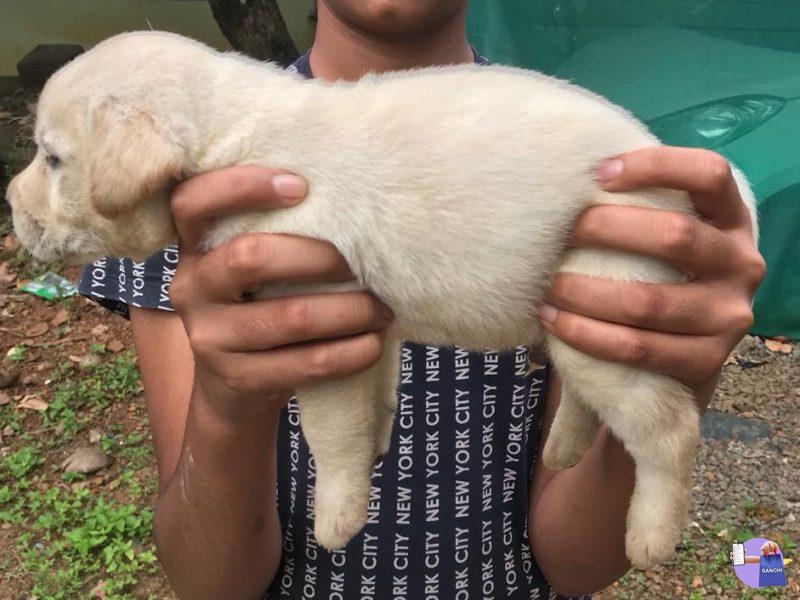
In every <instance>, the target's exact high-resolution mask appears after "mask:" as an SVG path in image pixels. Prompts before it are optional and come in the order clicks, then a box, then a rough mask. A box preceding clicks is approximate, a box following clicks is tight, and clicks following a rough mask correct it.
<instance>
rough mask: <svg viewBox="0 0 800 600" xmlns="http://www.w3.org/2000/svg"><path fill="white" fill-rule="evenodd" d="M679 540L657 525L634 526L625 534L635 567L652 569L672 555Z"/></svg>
mask: <svg viewBox="0 0 800 600" xmlns="http://www.w3.org/2000/svg"><path fill="white" fill-rule="evenodd" d="M677 537H680V536H677ZM678 541H680V540H679V539H677V538H676V536H674V535H672V534H670V533H668V532H665V531H664V530H662V529H659V528H657V527H654V528H648V529H644V528H641V527H633V528H629V529H628V531H627V533H626V534H625V551H626V554H627V555H628V559H630V561H631V564H632V565H633V566H634V567H635V568H637V569H651V568H653V567H655V566H656V565H658V564H661V563H663V562H665V561H666V560H668V559H669V558H671V557H672V555H673V554H674V553H675V546H676V545H677V543H678Z"/></svg>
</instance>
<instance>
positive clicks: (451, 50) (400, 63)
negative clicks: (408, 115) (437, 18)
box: [310, 2, 474, 81]
mask: <svg viewBox="0 0 800 600" xmlns="http://www.w3.org/2000/svg"><path fill="white" fill-rule="evenodd" d="M318 5H319V16H318V20H317V33H316V37H315V38H314V45H313V46H312V48H311V57H310V66H311V71H312V72H313V73H314V76H315V77H318V78H320V79H325V80H327V81H335V80H337V79H344V80H349V81H354V80H356V79H359V78H360V77H361V76H362V75H364V74H365V73H367V72H374V73H381V72H384V71H396V70H402V69H412V68H415V67H427V66H433V65H449V64H459V63H468V62H472V61H473V59H474V56H473V52H472V48H471V47H470V45H469V43H468V42H467V37H466V33H465V25H464V21H465V15H464V14H463V13H462V14H460V15H459V16H458V17H457V18H454V19H452V20H450V21H448V22H446V23H443V24H442V25H441V26H440V27H438V28H437V29H433V30H429V31H425V32H424V33H419V34H416V35H413V36H409V37H388V38H378V37H375V36H371V35H370V34H369V33H367V32H364V31H359V30H358V29H355V28H353V27H352V26H351V25H349V24H348V23H346V22H345V21H343V20H342V18H341V17H340V16H338V15H337V14H335V13H334V12H333V11H332V10H331V9H330V8H328V7H327V6H326V4H325V2H318Z"/></svg>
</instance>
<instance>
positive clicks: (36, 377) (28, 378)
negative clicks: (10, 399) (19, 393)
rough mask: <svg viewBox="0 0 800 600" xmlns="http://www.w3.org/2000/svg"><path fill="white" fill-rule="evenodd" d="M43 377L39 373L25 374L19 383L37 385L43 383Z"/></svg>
mask: <svg viewBox="0 0 800 600" xmlns="http://www.w3.org/2000/svg"><path fill="white" fill-rule="evenodd" d="M41 380H42V378H41V376H40V374H39V373H25V375H23V376H22V377H20V378H19V382H20V383H21V384H22V385H37V384H39V383H41Z"/></svg>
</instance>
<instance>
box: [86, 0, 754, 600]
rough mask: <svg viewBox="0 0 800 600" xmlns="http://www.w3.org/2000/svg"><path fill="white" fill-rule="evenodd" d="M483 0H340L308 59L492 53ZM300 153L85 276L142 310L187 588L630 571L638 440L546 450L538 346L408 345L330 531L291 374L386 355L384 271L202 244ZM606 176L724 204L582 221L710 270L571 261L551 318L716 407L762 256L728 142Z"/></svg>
mask: <svg viewBox="0 0 800 600" xmlns="http://www.w3.org/2000/svg"><path fill="white" fill-rule="evenodd" d="M465 11H466V0H445V1H441V0H440V1H438V2H434V1H433V0H424V1H418V2H413V3H411V2H404V1H402V0H370V1H368V2H363V1H356V0H320V2H319V16H318V26H317V34H316V38H315V41H314V45H313V47H312V49H311V51H310V53H309V54H306V55H305V56H303V57H301V58H300V59H298V61H297V62H296V63H295V64H294V65H293V66H292V67H291V68H293V69H296V70H297V71H298V72H300V73H301V74H302V75H304V76H307V77H319V78H322V79H326V80H336V79H346V80H354V79H358V78H359V77H360V76H362V75H363V74H364V73H366V72H369V71H377V72H382V71H389V70H398V69H406V68H412V67H420V66H429V65H447V64H456V63H466V62H470V61H481V60H482V59H481V58H480V57H478V56H476V54H475V52H474V51H473V49H472V48H471V46H470V45H469V43H468V42H467V39H466V35H465V26H464V21H465ZM299 126H302V124H299ZM454 151H456V152H457V150H454ZM431 167H432V168H435V167H436V165H431ZM301 176H302V174H292V173H285V172H281V171H278V170H272V169H264V168H256V167H244V166H239V167H232V168H229V169H224V170H221V171H216V172H211V173H207V174H203V175H200V176H197V177H194V178H192V179H189V180H187V181H185V182H183V183H181V184H180V185H179V186H178V187H177V188H176V189H175V190H174V192H173V195H172V211H173V214H174V216H175V219H176V223H177V226H178V231H179V237H180V247H179V249H176V248H168V249H165V250H164V251H163V252H162V253H160V254H159V255H157V256H154V257H152V258H150V259H149V260H148V261H146V262H144V263H133V262H131V261H130V260H121V261H118V260H113V259H104V260H102V261H98V262H97V263H95V264H94V265H92V266H90V267H89V268H87V270H86V272H85V275H84V278H83V280H82V284H81V291H82V292H83V293H84V294H86V295H88V296H89V297H93V298H95V299H97V300H98V301H100V302H101V303H102V304H104V305H105V306H108V307H109V308H112V309H113V310H116V311H117V312H120V313H122V314H125V315H129V316H130V319H131V323H132V326H133V333H134V340H135V344H136V348H137V352H138V354H139V360H140V367H141V372H142V379H143V382H144V386H145V392H146V398H147V407H148V413H149V417H150V424H151V429H152V432H153V440H154V444H155V449H156V456H157V460H158V470H159V497H158V501H157V505H156V510H155V517H154V518H155V537H156V543H157V546H158V550H159V556H160V559H161V562H162V563H163V565H164V568H165V570H166V572H167V574H168V576H169V579H170V582H171V583H172V585H173V587H174V589H175V591H176V593H177V594H178V595H179V596H180V597H186V598H255V597H261V596H263V597H266V598H278V597H283V596H286V597H290V598H299V597H309V598H318V597H319V598H323V597H324V598H385V597H389V596H391V597H399V598H467V597H473V598H476V597H481V598H490V597H505V598H529V597H535V595H536V594H538V595H539V596H540V597H541V596H547V595H549V594H550V593H551V592H552V591H555V592H557V593H560V594H563V595H581V594H588V593H591V592H593V591H596V590H599V589H602V588H603V587H605V586H607V585H609V584H610V583H612V582H613V581H614V580H615V579H616V578H618V577H619V576H620V575H621V574H622V573H624V571H625V570H626V569H627V568H628V563H627V560H626V558H625V543H624V538H625V515H626V512H627V507H628V501H629V498H630V495H631V491H632V489H633V482H634V467H633V462H632V460H631V459H630V457H629V456H628V455H627V454H626V452H625V451H624V449H623V448H622V446H621V444H620V443H619V442H617V441H616V440H615V439H614V438H613V437H612V436H611V435H610V434H609V433H608V431H607V430H605V429H603V430H601V433H600V435H599V436H598V438H597V440H596V441H595V443H594V446H593V447H592V448H591V449H590V451H589V452H588V453H587V454H586V456H585V457H584V458H583V460H582V461H581V462H580V463H579V464H578V465H576V466H575V467H573V468H571V469H568V470H565V471H561V472H553V471H549V470H547V469H546V468H545V467H544V466H543V465H542V463H541V459H540V457H539V453H538V449H539V448H541V447H543V444H544V440H545V439H546V436H547V432H548V427H549V423H550V421H551V419H552V416H553V414H554V413H555V409H556V408H557V406H558V402H559V395H560V388H559V385H560V384H559V377H558V373H556V372H554V371H553V370H552V369H547V368H539V369H535V370H533V371H531V370H529V369H528V353H529V350H530V349H527V348H519V349H518V350H517V351H515V352H510V353H503V354H496V353H491V352H487V353H483V354H481V353H469V352H466V351H463V350H461V349H452V348H434V347H424V346H417V345H413V344H407V345H406V346H405V347H404V349H403V352H402V364H401V366H400V372H401V377H400V380H401V384H400V388H399V389H398V394H399V406H398V414H397V417H396V421H395V431H394V434H393V441H392V446H391V449H390V451H389V453H388V454H387V455H386V456H385V457H384V459H383V460H382V462H381V463H380V464H379V465H378V466H377V468H376V474H375V476H374V477H373V481H372V483H373V488H372V494H371V496H370V505H369V511H368V515H369V518H368V523H367V525H366V527H365V528H364V530H363V531H362V532H361V533H359V534H358V535H357V536H356V537H355V538H354V539H353V540H352V541H351V542H350V543H349V544H348V545H347V546H346V547H345V548H344V549H343V550H340V551H337V552H334V553H328V552H326V551H324V550H323V549H321V548H319V547H318V545H317V544H316V542H315V540H314V536H313V521H312V519H313V494H312V493H311V492H312V489H313V481H314V475H315V473H314V463H313V459H312V458H311V457H310V456H309V453H308V448H307V446H306V445H305V443H304V441H303V438H302V432H301V430H300V427H299V421H298V414H297V407H296V405H295V403H294V402H293V400H291V395H292V390H293V389H295V388H296V387H298V386H302V385H306V384H309V383H313V382H317V381H324V380H330V379H336V378H339V377H343V376H346V375H351V374H354V373H357V372H359V371H362V370H364V369H366V368H368V367H370V366H371V365H372V364H374V362H375V361H376V360H377V358H378V357H379V355H380V351H381V348H382V343H383V334H382V332H383V329H384V328H385V327H386V325H387V324H388V323H390V322H391V319H392V315H391V311H389V310H388V308H387V307H386V306H384V305H382V304H381V303H380V302H379V301H378V300H377V299H376V298H374V297H373V296H371V295H370V294H368V293H362V292H347V293H336V294H318V295H313V296H312V295H309V296H292V297H286V298H277V299H270V300H259V301H250V298H249V293H250V291H252V290H253V289H256V288H258V287H260V286H262V285H264V284H273V283H274V284H280V283H285V282H297V281H306V282H307V281H314V282H345V281H348V280H349V279H351V278H352V275H351V274H350V272H349V269H348V266H347V264H346V263H345V261H344V260H343V259H342V257H341V256H340V255H339V254H338V253H337V252H336V250H335V249H334V248H333V247H332V246H331V245H330V244H328V243H325V242H321V241H315V240H310V239H305V238H298V237H293V236H287V235H270V234H247V235H243V236H240V237H239V238H236V239H234V240H232V241H231V242H229V243H227V244H224V245H223V246H221V247H219V248H216V249H214V250H212V251H210V252H205V253H204V252H201V251H199V250H198V243H199V242H200V240H201V239H202V238H203V234H204V231H205V228H206V227H207V225H208V223H209V222H211V221H212V220H213V219H214V218H216V217H219V216H222V215H227V214H232V213H237V212H243V211H248V210H260V209H270V210H280V209H281V208H285V207H289V206H294V205H296V204H297V203H299V202H302V200H303V196H304V195H305V192H306V183H305V182H304V180H303V179H302V177H301ZM597 180H598V181H599V182H600V183H601V185H602V186H603V187H604V188H605V189H606V190H608V191H612V192H617V191H619V192H622V191H627V190H633V189H638V188H645V187H667V188H675V189H682V190H686V191H688V192H689V193H690V194H691V195H692V198H693V200H694V202H695V203H696V206H697V209H698V211H699V213H700V214H701V215H702V217H703V218H701V219H697V218H692V217H688V216H686V215H679V214H673V213H668V212H663V211H652V210H647V209H642V208H635V207H620V206H613V207H611V206H601V207H594V208H591V209H590V210H588V211H586V212H585V213H584V214H583V215H582V217H581V218H580V219H579V220H578V222H577V223H576V225H575V230H574V235H573V243H574V244H575V245H578V246H600V247H607V248H610V249H617V250H622V251H626V252H635V253H640V254H645V255H649V256H653V257H656V258H658V259H662V260H666V261H668V262H670V263H671V264H674V265H675V266H676V267H678V268H679V269H681V270H682V271H684V272H686V273H687V274H689V275H690V276H691V278H692V280H691V282H690V283H686V284H664V285H657V284H644V283H612V282H608V281H604V280H595V279H591V278H587V277H582V276H578V275H572V274H563V273H562V274H559V275H557V276H556V278H555V280H554V282H553V287H552V290H551V292H550V295H549V299H548V303H547V304H544V305H542V306H540V307H539V310H538V314H539V318H540V321H541V322H542V324H543V326H544V327H545V328H546V329H547V330H548V331H550V332H552V333H554V334H555V335H556V336H558V337H560V338H561V339H563V340H564V341H565V342H567V343H568V344H570V345H572V346H574V347H576V348H578V349H580V350H581V351H583V352H585V353H587V354H590V355H593V356H597V357H599V358H603V359H606V360H610V361H617V362H621V363H625V364H630V365H634V366H637V367H640V368H644V369H647V370H650V371H655V372H659V373H664V374H667V375H669V376H671V377H674V378H675V379H677V380H679V381H681V382H682V383H684V384H686V385H687V386H688V387H690V388H691V389H692V390H693V391H694V392H695V394H696V397H697V398H698V399H699V402H700V404H701V408H705V406H706V405H707V404H708V402H709V400H710V397H711V394H712V393H713V390H714V387H715V383H716V379H717V376H718V374H719V371H720V368H721V366H722V364H723V362H724V360H725V358H726V357H727V356H728V354H729V352H730V350H731V349H732V348H733V347H734V346H735V344H736V343H737V342H738V341H739V340H740V339H741V337H742V336H743V335H744V334H745V332H746V331H747V329H748V327H749V326H750V324H751V321H752V314H751V310H750V301H751V298H752V295H753V293H754V291H755V289H756V287H757V285H758V283H759V282H760V280H761V278H762V277H763V272H764V263H763V260H762V259H761V257H760V256H759V254H758V251H757V250H756V248H755V244H754V242H753V239H752V234H751V227H750V220H749V219H750V217H749V215H748V212H747V210H745V207H744V204H743V203H742V200H741V198H740V196H739V193H738V189H737V187H736V183H735V181H734V179H733V177H732V175H731V170H730V166H729V165H728V163H727V162H726V161H725V160H724V159H723V158H722V157H720V156H718V155H716V154H714V153H711V152H708V151H704V150H695V149H685V148H670V147H659V148H651V149H643V150H640V151H636V152H631V153H628V154H626V155H622V156H617V157H609V158H608V160H607V161H605V162H604V163H603V164H601V165H599V166H598V170H597ZM342 201H343V202H346V198H343V199H342ZM491 201H492V199H491V198H487V203H488V202H491ZM159 309H161V310H159ZM173 309H175V311H174V312H173ZM276 489H277V494H276ZM598 549H602V551H598Z"/></svg>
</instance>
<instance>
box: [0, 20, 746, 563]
mask: <svg viewBox="0 0 800 600" xmlns="http://www.w3.org/2000/svg"><path fill="white" fill-rule="evenodd" d="M36 142H37V143H38V145H39V151H38V153H37V155H36V158H35V159H34V161H33V163H32V164H31V165H30V166H29V167H28V168H27V169H26V170H25V171H24V172H23V173H21V174H20V175H19V176H18V177H17V178H16V179H15V180H14V181H13V182H12V184H11V187H10V200H11V203H12V206H13V210H14V224H15V228H16V231H17V233H18V234H19V237H20V239H21V240H22V242H23V243H24V244H25V246H26V247H28V248H30V249H31V250H32V251H33V252H34V253H35V254H36V255H38V256H40V257H43V258H52V257H54V256H64V257H67V258H69V259H72V260H73V261H83V262H86V261H90V260H93V259H96V258H98V257H100V256H102V255H116V256H130V257H133V258H135V259H143V258H144V257H146V256H147V255H149V254H151V253H152V252H155V251H156V250H158V249H159V248H161V247H162V246H164V245H167V244H169V243H171V242H173V241H174V240H175V230H174V225H173V222H172V220H171V216H170V212H169V204H168V189H169V188H170V186H171V185H172V184H173V183H174V182H176V181H178V180H181V179H183V178H185V177H188V176H191V175H193V174H196V173H201V172H204V171H210V170H212V169H218V168H221V167H227V166H230V165H236V164H257V165H265V166H270V167H278V168H283V169H286V170H289V171H293V172H296V173H299V174H302V175H303V176H305V177H306V178H307V179H308V181H309V194H308V197H307V199H306V201H305V202H303V203H302V204H300V205H299V206H297V207H294V208H291V209H287V210H281V211H275V212H261V213H252V214H246V215H242V216H238V217H230V218H225V219H222V220H220V221H219V222H218V223H217V224H216V225H215V226H214V227H213V228H212V230H211V231H210V233H209V235H208V239H207V240H206V243H207V244H208V246H209V247H213V246H216V245H219V244H222V243H223V242H225V241H226V240H229V239H231V238H232V237H234V236H236V235H238V234H240V233H243V232H249V231H263V232H280V233H289V234H297V235H302V236H308V237H312V238H319V239H323V240H328V241H330V242H332V243H333V244H334V245H335V246H336V248H337V249H338V250H339V251H340V252H341V253H342V255H343V256H344V257H345V259H346V260H347V262H348V263H349V265H350V267H351V269H352V271H353V273H355V275H356V277H357V279H358V282H359V285H360V286H362V287H363V288H366V289H369V290H371V291H372V292H373V293H374V294H375V295H376V296H377V297H379V298H380V299H381V300H383V301H384V302H385V303H386V304H387V305H389V306H390V307H391V308H392V310H393V311H394V313H395V315H396V318H395V321H394V323H393V325H392V326H391V329H390V332H389V341H388V343H387V345H386V350H385V353H384V356H383V358H382V359H381V360H380V362H379V363H378V364H377V365H375V366H374V367H373V368H371V369H370V370H368V371H366V372H363V373H361V374H359V375H356V376H354V377H350V378H348V379H344V380H342V381H337V382H333V383H329V384H325V385H318V386H313V387H308V388H305V389H298V390H297V397H298V402H299V406H300V415H301V421H302V426H303V431H304V433H305V436H306V439H307V440H308V443H309V446H310V448H311V451H312V452H313V454H314V456H315V458H316V464H317V488H316V501H315V502H316V504H315V508H316V525H315V532H316V536H317V539H318V541H319V542H320V544H322V545H323V546H325V547H326V548H330V549H333V548H339V547H341V546H342V545H344V544H345V543H346V542H347V541H348V540H349V539H350V538H351V537H352V536H353V535H354V534H356V533H357V532H358V531H359V530H360V529H361V527H362V526H363V524H364V522H365V519H366V504H367V500H368V495H369V487H370V474H371V472H372V466H373V464H374V462H375V459H376V457H377V456H379V455H381V454H382V453H384V452H386V450H387V447H388V445H389V439H390V433H391V426H392V419H393V415H394V408H395V402H396V398H395V386H396V382H397V381H396V380H397V367H398V348H399V344H400V340H404V339H405V340H414V341H417V342H422V343H427V344H436V345H448V344H455V345H460V346H464V347H466V348H471V349H476V350H480V349H487V348H494V349H506V348H511V347H514V346H517V345H520V344H538V343H541V342H542V341H546V343H547V347H548V348H549V352H550V356H551V357H552V360H553V363H554V364H555V366H556V368H557V369H558V372H559V373H560V374H561V376H562V377H563V380H564V390H563V395H562V399H561V405H560V407H559V409H558V413H557V415H556V417H555V421H554V423H553V427H552V431H551V432H550V436H549V438H548V440H547V445H546V446H545V448H544V462H545V464H546V465H547V466H548V467H550V468H556V469H562V468H566V467H570V466H572V465H574V464H575V463H577V462H578V461H579V460H580V458H581V456H582V454H583V453H584V451H585V450H586V449H587V448H588V447H589V446H590V445H591V443H592V441H593V439H594V437H595V433H596V431H597V427H598V422H599V421H602V422H604V423H606V424H607V425H608V427H610V429H611V431H613V432H614V434H615V435H616V436H617V437H619V439H620V440H622V442H623V443H624V444H625V447H626V448H627V450H628V451H629V452H630V453H631V455H632V456H633V458H634V459H635V461H636V489H635V492H634V495H633V498H632V501H631V505H630V510H629V514H628V530H627V552H628V556H629V557H630V559H631V560H632V562H633V564H634V565H636V566H639V567H646V566H649V565H652V564H654V563H655V562H658V561H661V560H663V559H665V558H667V557H668V556H669V555H670V554H671V553H672V552H673V549H674V547H675V544H676V542H678V540H679V538H680V534H681V531H682V527H683V524H684V519H685V516H686V513H687V509H688V503H689V491H690V488H691V481H690V479H691V472H692V459H693V454H694V449H695V445H696V444H697V442H698V411H697V408H696V406H695V402H694V399H693V397H692V394H691V393H690V391H689V390H688V389H687V388H686V387H684V386H683V385H681V384H680V383H678V382H676V381H674V380H672V379H670V378H668V377H665V376H663V375H657V374H654V373H648V372H644V371H641V370H637V369H633V368H630V367H626V366H620V365H618V364H611V363H608V362H604V361H601V360H597V359H595V358H592V357H590V356H586V355H585V354H581V353H580V352H577V351H576V350H574V349H572V348H570V347H568V346H566V345H564V344H563V343H561V342H559V341H558V340H557V339H556V338H554V337H550V336H547V338H546V340H545V335H544V333H543V331H542V329H541V328H540V326H539V324H538V321H537V318H536V317H535V316H534V307H535V306H536V305H537V304H538V303H539V302H540V301H541V300H542V299H543V297H544V293H545V291H546V289H547V287H548V285H549V282H550V280H551V278H552V276H553V274H554V273H555V272H556V271H558V270H559V269H560V270H564V271H573V272H577V273H584V274H587V275H594V276H599V277H607V278H611V279H615V280H638V281H651V282H667V281H681V280H683V279H684V276H683V275H682V274H681V273H679V272H677V271H676V270H674V269H673V268H671V267H670V266H668V265H666V264H663V263H660V262H658V261H656V260H652V259H649V258H643V257H639V256H632V255H627V254H622V253H618V252H612V251H608V250H593V249H579V250H567V248H566V242H567V239H568V237H569V235H570V230H571V228H572V224H573V222H574V221H575V219H576V217H577V216H578V215H579V214H580V213H581V211H583V210H584V209H585V208H587V207H588V206H590V205H594V204H633V205H637V206H646V207H652V208H660V209H667V210H673V211H680V212H684V213H693V208H692V203H691V202H690V199H689V197H688V196H687V195H686V194H684V193H682V192H676V191H668V190H663V189H653V190H649V191H646V192H640V193H628V194H609V193H605V192H603V191H601V190H600V189H599V188H598V186H597V185H596V183H595V181H594V179H593V176H592V173H593V170H594V167H595V165H596V164H597V163H598V162H599V161H600V160H601V159H603V158H605V157H608V156H611V155H614V154H617V153H621V152H625V151H629V150H633V149H636V148H641V147H643V146H650V145H653V144H658V140H657V139H656V138H655V137H653V135H651V134H650V133H648V131H647V130H646V129H645V127H644V126H643V125H641V124H640V123H638V122H637V121H636V120H634V119H633V118H632V117H631V116H630V115H629V114H628V113H626V112H625V111H623V110H621V109H620V108H618V107H616V106H614V105H612V104H611V103H609V102H608V101H606V100H604V99H602V98H600V97H598V96H596V95H594V94H591V93H589V92H587V91H585V90H582V89H580V88H577V87H575V86H572V85H569V84H568V83H565V82H563V81H558V80H556V79H552V78H549V77H545V76H543V75H540V74H537V73H533V72H530V71H524V70H520V69H513V68H507V67H493V66H489V67H478V66H473V65H468V66H457V67H449V68H431V69H422V70H417V71H408V72H402V73H392V74H385V75H380V76H373V75H370V76H367V77H364V78H363V79H362V80H361V81H359V82H358V83H335V84H330V83H325V82H322V81H305V80H303V79H301V78H300V77H299V76H297V75H296V74H292V73H287V72H285V71H283V70H281V69H279V68H278V67H276V66H274V65H269V64H263V63H259V62H255V61H253V60H249V59H247V58H244V57H242V56H239V55H236V54H222V53H218V52H216V51H214V50H212V49H210V48H208V47H206V46H203V45H201V44H199V43H197V42H194V41H191V40H188V39H185V38H182V37H179V36H176V35H172V34H165V33H153V32H147V33H133V34H125V35H121V36H118V37H115V38H113V39H110V40H108V41H106V42H103V43H102V44H100V45H98V46H97V47H96V48H94V49H93V50H91V51H90V52H88V53H86V54H85V55H83V56H81V57H80V58H78V59H77V60H75V61H74V62H73V63H71V64H69V65H67V66H66V67H65V68H63V69H62V70H61V71H59V72H58V73H57V74H55V75H54V76H53V77H52V79H51V80H50V81H49V82H48V84H47V86H46V87H45V89H44V91H43V92H42V95H41V99H40V102H39V105H38V118H37V124H36ZM737 177H739V179H740V181H741V182H742V192H743V195H744V196H745V198H746V200H747V201H748V202H750V203H751V205H752V195H751V194H750V193H749V190H748V189H747V186H746V184H745V183H744V181H743V179H741V176H740V175H737ZM322 289H330V288H322V287H320V286H313V287H311V286H306V287H304V288H302V291H309V290H315V291H319V290H322ZM297 290H298V288H294V291H297ZM289 291H290V290H286V289H284V290H282V293H288V292H289ZM276 293H277V292H276V291H275V290H272V291H271V292H270V290H265V291H264V295H275V294H276Z"/></svg>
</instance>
